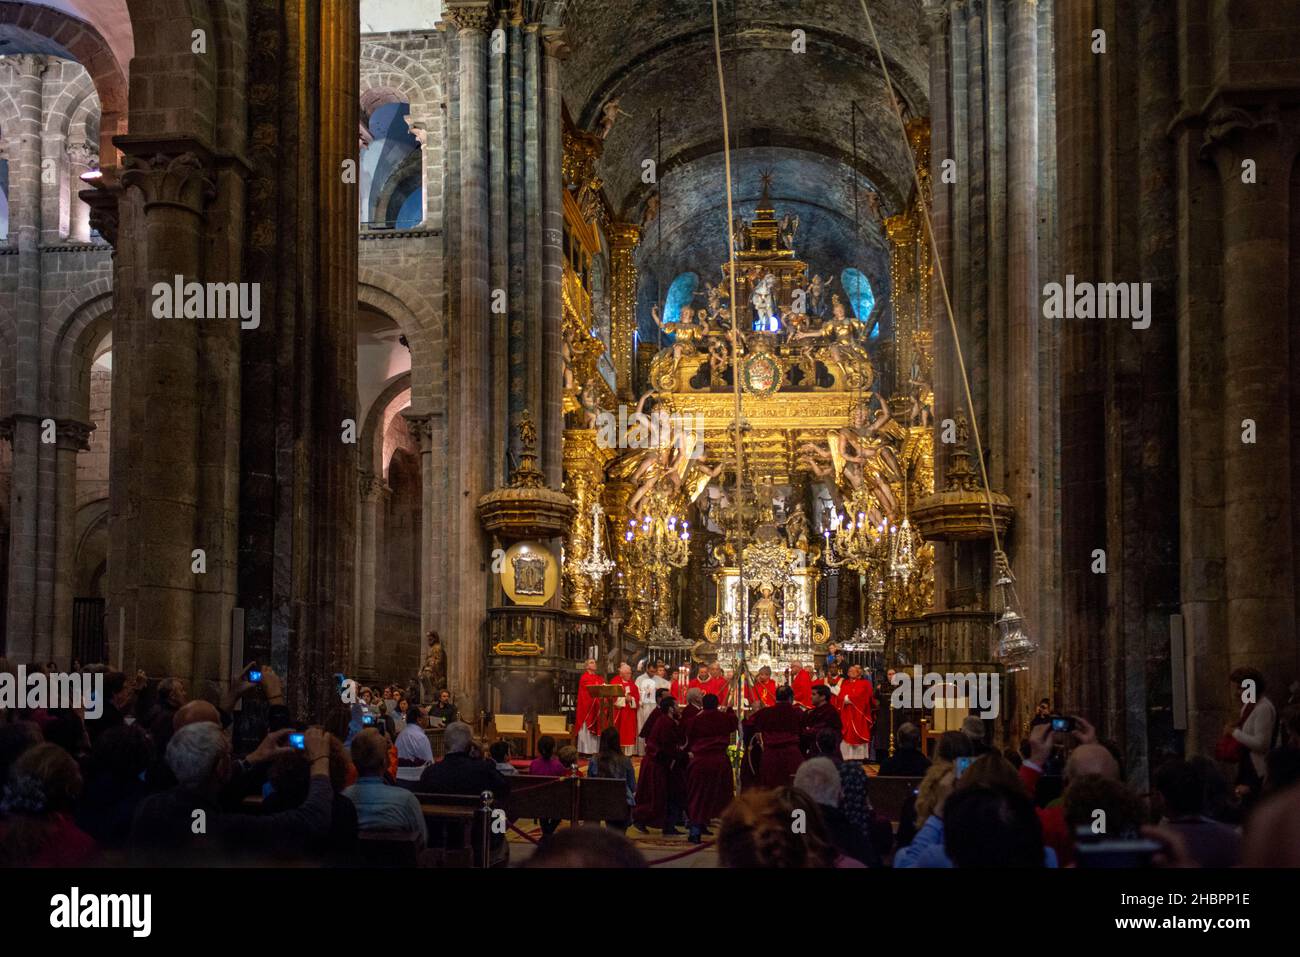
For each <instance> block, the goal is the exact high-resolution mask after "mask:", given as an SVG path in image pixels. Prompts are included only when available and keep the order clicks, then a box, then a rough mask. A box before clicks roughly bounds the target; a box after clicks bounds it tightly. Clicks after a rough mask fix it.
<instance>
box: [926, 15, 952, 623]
mask: <svg viewBox="0 0 1300 957" xmlns="http://www.w3.org/2000/svg"><path fill="white" fill-rule="evenodd" d="M925 12H926V17H927V26H928V27H929V49H930V56H929V60H930V192H931V197H932V198H931V210H930V222H931V224H932V226H933V229H934V243H933V248H937V250H938V260H939V261H938V262H935V263H934V264H933V265H934V268H933V269H932V271H931V278H930V322H931V326H932V327H933V329H934V362H933V363H932V372H931V377H932V381H931V386H932V387H933V389H934V428H935V435H934V470H935V475H936V476H942V475H943V474H944V471H945V468H946V465H947V458H948V455H947V449H948V447H947V446H946V445H944V444H943V442H942V440H941V438H940V435H941V433H942V430H943V425H942V423H943V420H944V419H945V418H947V417H949V416H951V415H952V414H953V412H954V410H955V408H956V406H955V405H954V404H953V403H954V396H955V394H956V393H955V392H954V391H953V385H954V381H953V377H952V374H951V369H952V365H953V362H954V358H953V356H954V352H953V343H952V329H951V327H950V326H949V325H948V309H947V306H946V305H945V304H944V295H943V287H942V286H941V285H940V282H939V270H940V268H942V270H943V272H944V277H945V280H946V281H947V283H948V287H949V290H951V287H952V279H953V273H952V212H951V211H952V186H950V185H949V184H947V183H945V182H944V181H943V163H944V161H945V160H947V159H950V158H951V157H952V126H951V116H950V107H949V101H948V85H949V82H950V78H949V67H948V17H949V14H948V7H947V0H928V3H927V7H926V11H925ZM923 228H924V227H923ZM926 241H927V242H929V241H930V240H929V237H926ZM932 251H933V249H932ZM952 585H953V581H952V549H951V548H950V546H949V545H948V544H947V543H946V542H935V544H934V604H935V608H936V610H940V609H944V608H947V607H948V589H950V588H951V587H952Z"/></svg>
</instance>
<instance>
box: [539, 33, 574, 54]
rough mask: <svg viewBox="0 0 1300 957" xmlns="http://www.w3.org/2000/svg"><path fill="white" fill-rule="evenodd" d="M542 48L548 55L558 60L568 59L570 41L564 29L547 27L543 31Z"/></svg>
mask: <svg viewBox="0 0 1300 957" xmlns="http://www.w3.org/2000/svg"><path fill="white" fill-rule="evenodd" d="M542 47H543V49H545V51H546V55H547V56H550V57H555V59H557V60H565V59H568V56H569V40H568V37H567V35H566V34H565V32H564V29H563V28H562V27H546V28H544V29H543V30H542Z"/></svg>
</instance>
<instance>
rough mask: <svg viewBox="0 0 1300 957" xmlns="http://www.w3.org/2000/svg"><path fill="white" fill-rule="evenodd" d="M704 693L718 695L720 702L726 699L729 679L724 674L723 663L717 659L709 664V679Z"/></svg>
mask: <svg viewBox="0 0 1300 957" xmlns="http://www.w3.org/2000/svg"><path fill="white" fill-rule="evenodd" d="M704 693H705V694H713V695H717V696H718V702H719V704H721V702H723V701H724V700H726V697H727V679H726V678H725V677H723V675H722V665H720V664H718V663H717V662H716V661H715V662H714V663H713V664H711V665H709V680H708V681H707V682H705V688H704Z"/></svg>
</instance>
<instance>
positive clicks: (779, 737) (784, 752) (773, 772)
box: [752, 685, 803, 788]
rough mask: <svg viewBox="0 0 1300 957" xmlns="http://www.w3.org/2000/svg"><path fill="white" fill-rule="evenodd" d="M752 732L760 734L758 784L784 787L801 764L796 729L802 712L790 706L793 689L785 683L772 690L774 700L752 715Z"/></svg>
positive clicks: (768, 786) (792, 701)
mask: <svg viewBox="0 0 1300 957" xmlns="http://www.w3.org/2000/svg"><path fill="white" fill-rule="evenodd" d="M752 723H753V726H754V732H755V733H756V734H759V735H762V739H763V759H762V762H761V763H760V764H759V766H758V783H759V785H760V786H762V787H765V788H779V787H785V786H787V785H789V784H790V782H792V781H793V780H794V772H795V771H797V770H799V765H800V764H802V763H803V752H802V751H800V750H799V732H800V731H801V730H803V715H802V714H801V713H800V712H799V709H798V708H796V707H795V706H794V690H793V689H792V688H791V687H790V686H789V685H782V686H781V687H779V688H777V689H776V701H775V702H774V703H773V705H772V707H770V708H763V709H762V710H761V711H759V712H757V713H756V714H755V715H754V718H753V722H752Z"/></svg>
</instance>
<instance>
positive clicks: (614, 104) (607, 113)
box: [599, 96, 632, 140]
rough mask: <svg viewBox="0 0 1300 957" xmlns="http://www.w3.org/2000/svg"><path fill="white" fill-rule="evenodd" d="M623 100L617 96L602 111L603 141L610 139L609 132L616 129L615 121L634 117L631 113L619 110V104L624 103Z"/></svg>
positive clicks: (601, 133)
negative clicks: (621, 117) (622, 117)
mask: <svg viewBox="0 0 1300 957" xmlns="http://www.w3.org/2000/svg"><path fill="white" fill-rule="evenodd" d="M622 99H623V98H622V97H621V96H616V97H614V98H613V99H611V100H610V101H609V102H608V103H606V104H605V105H604V106H603V107H602V108H601V110H600V132H599V135H600V138H601V139H602V140H605V139H609V131H610V130H612V129H613V128H614V121H615V120H617V119H618V118H619V117H620V116H631V115H632V114H631V113H627V112H625V111H623V110H621V109H619V103H620V102H621V101H622Z"/></svg>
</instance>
